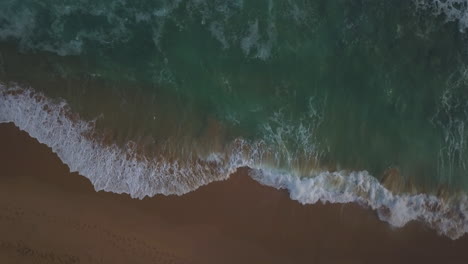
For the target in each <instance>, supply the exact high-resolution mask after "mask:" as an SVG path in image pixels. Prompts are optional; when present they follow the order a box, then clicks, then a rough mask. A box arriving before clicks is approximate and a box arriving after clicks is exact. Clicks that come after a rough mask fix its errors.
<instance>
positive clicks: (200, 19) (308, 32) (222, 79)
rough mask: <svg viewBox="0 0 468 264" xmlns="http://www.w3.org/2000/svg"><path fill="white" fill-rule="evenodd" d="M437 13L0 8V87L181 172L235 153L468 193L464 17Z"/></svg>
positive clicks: (289, 166)
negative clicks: (199, 159) (258, 149)
mask: <svg viewBox="0 0 468 264" xmlns="http://www.w3.org/2000/svg"><path fill="white" fill-rule="evenodd" d="M435 2H436V1H430V0H427V1H408V0H394V1H388V0H385V1H384V0H336V1H329V0H314V1H300V0H288V1H276V0H271V1H260V0H259V1H242V0H237V1H227V0H225V1H221V0H219V1H215V0H213V1H195V0H192V1H189V0H187V1H183V0H177V1H126V0H121V1H83V0H79V1H78V0H73V1H63V0H60V1H58V0H57V1H54V0H47V1H29V0H4V1H1V2H0V40H1V42H2V43H3V45H2V58H3V59H2V61H3V63H2V65H3V67H2V69H3V79H4V81H19V82H25V83H27V84H29V85H31V86H32V87H33V88H35V89H36V90H39V91H42V92H44V93H45V94H46V95H47V96H49V97H51V98H63V99H65V100H66V101H67V102H68V103H69V104H70V106H71V107H72V110H73V111H75V112H78V113H80V114H81V116H82V117H84V119H86V120H91V119H94V118H96V117H100V118H99V119H98V121H97V123H98V128H99V129H102V130H103V131H111V132H109V133H112V134H114V136H113V138H114V139H115V141H116V142H121V143H122V144H124V143H125V142H126V141H128V140H134V141H136V142H138V143H140V144H141V145H143V146H144V147H145V148H146V149H150V150H148V151H151V148H152V147H154V146H158V147H160V146H162V145H165V146H166V148H167V149H168V150H167V151H168V152H177V153H179V154H178V155H180V157H181V159H183V157H186V155H191V153H195V152H196V153H198V152H200V151H201V152H203V153H210V152H213V151H217V152H219V151H223V150H224V149H225V147H226V146H227V145H229V144H231V143H232V141H233V140H235V139H238V138H242V139H245V140H248V141H249V142H262V143H263V144H265V145H267V146H268V149H269V153H270V156H269V161H268V164H270V165H271V166H275V167H277V168H280V169H284V170H296V171H299V172H298V173H299V174H300V176H302V177H306V176H310V175H311V172H310V171H309V170H310V169H311V168H312V167H315V168H317V167H318V168H328V169H331V170H340V169H347V170H368V171H369V172H370V173H371V174H372V175H374V176H376V177H379V178H380V177H382V175H384V173H385V171H386V170H388V169H389V168H396V169H398V171H399V172H400V174H401V175H402V176H403V178H404V179H406V180H407V181H408V182H412V183H417V185H419V186H420V187H421V188H422V189H426V188H429V189H430V190H437V188H439V187H441V186H442V187H447V186H448V187H453V188H455V189H462V190H466V188H468V174H467V173H468V172H467V170H466V161H467V158H468V157H467V156H466V142H465V141H466V139H467V136H468V135H467V132H468V131H465V124H466V121H467V119H468V112H467V111H468V106H467V99H468V90H467V84H468V79H467V75H466V74H467V73H468V72H467V68H466V66H465V62H467V60H468V57H467V56H468V54H467V52H466V50H467V48H466V47H467V44H468V42H467V39H466V36H467V35H466V34H465V33H464V30H465V28H464V24H463V21H462V17H461V16H460V18H458V17H456V15H457V14H459V15H460V14H461V15H463V14H464V13H465V12H466V10H467V6H466V2H465V1H457V3H458V4H457V5H454V7H453V9H447V7H446V6H444V5H442V4H440V3H439V5H436V4H434V3H435ZM422 4H424V5H422ZM447 10H448V11H450V10H452V11H453V12H452V13H448V11H447ZM455 11H457V12H458V13H457V12H455ZM444 12H445V13H444ZM447 14H448V15H447ZM213 133H214V135H215V136H213ZM168 142H169V143H168ZM184 155H185V156H184Z"/></svg>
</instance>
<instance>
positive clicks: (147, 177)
mask: <svg viewBox="0 0 468 264" xmlns="http://www.w3.org/2000/svg"><path fill="white" fill-rule="evenodd" d="M7 122H12V123H14V125H15V126H17V127H18V128H19V129H20V130H23V131H25V132H27V133H28V134H29V135H30V136H31V137H33V138H35V139H37V140H38V141H39V142H40V143H43V144H45V145H47V146H48V147H50V148H51V149H52V151H53V152H55V153H56V154H57V156H58V157H59V158H60V159H61V160H62V162H63V163H65V164H66V165H68V167H69V168H70V171H72V172H78V173H79V174H81V175H83V176H84V177H86V178H88V179H89V180H90V181H91V183H92V184H93V186H94V188H95V190H96V191H99V190H104V191H108V192H113V193H127V194H129V195H130V196H131V197H133V198H140V199H141V198H143V197H145V196H154V195H156V194H163V195H183V194H185V193H188V192H191V191H194V190H196V189H198V188H199V187H200V186H203V185H206V184H209V183H210V182H213V181H221V180H226V179H227V178H229V176H230V175H231V174H233V173H234V172H235V171H236V170H237V169H238V168H240V167H249V168H250V169H251V170H250V176H251V177H252V178H253V179H255V180H256V181H258V182H259V183H261V184H263V185H266V186H271V187H274V188H277V189H286V190H287V191H288V192H289V194H290V198H291V199H293V200H296V201H298V202H299V203H301V204H314V203H317V202H319V201H321V202H322V203H326V202H330V203H350V202H355V203H359V204H361V205H364V206H367V207H370V208H372V209H373V210H375V211H376V212H377V214H378V216H379V218H380V219H381V220H382V221H386V222H388V223H389V224H391V225H392V226H396V227H402V226H404V225H406V224H407V223H408V222H410V221H413V220H417V221H421V222H423V223H424V224H426V225H427V226H429V227H430V228H432V229H434V230H436V231H437V232H438V233H439V234H442V235H445V236H448V237H450V238H451V239H457V238H460V237H461V236H463V235H464V234H465V233H467V232H468V220H467V219H468V196H467V195H466V194H457V195H456V196H453V197H443V198H442V197H437V196H434V195H429V194H422V193H421V194H405V193H401V194H399V193H392V192H391V191H390V190H388V189H387V188H385V187H384V186H383V185H382V184H381V183H380V182H379V181H378V180H377V179H376V178H374V177H372V175H370V174H369V173H368V172H367V171H354V172H348V171H338V172H329V171H321V172H319V173H317V176H315V177H313V178H300V177H298V176H295V174H294V173H292V172H288V171H280V170H278V169H274V168H271V167H269V166H268V165H266V164H262V163H261V162H260V161H261V158H259V156H261V153H258V151H256V150H257V149H258V148H256V147H255V146H253V145H252V144H254V143H248V142H246V141H243V140H242V139H239V140H237V141H236V142H233V144H232V145H233V147H231V148H230V151H229V152H227V153H213V155H210V156H209V157H207V158H202V157H199V158H197V159H194V160H193V161H190V162H181V161H177V160H164V159H163V158H158V159H157V160H150V159H145V158H143V159H142V158H141V157H137V155H136V154H135V153H134V150H133V149H132V148H131V147H128V148H121V147H118V146H117V145H103V144H102V143H100V142H98V141H96V140H93V138H92V137H89V135H90V134H93V133H92V132H93V128H94V123H93V122H87V121H84V120H81V119H79V118H76V115H73V113H71V111H70V109H69V108H68V106H67V104H66V102H63V101H62V102H60V103H57V102H53V101H52V100H50V99H48V98H46V97H45V96H44V95H42V94H40V93H37V92H35V91H34V90H32V89H30V88H27V89H25V88H22V87H19V86H7V85H3V84H0V123H7ZM246 149H248V150H249V151H245V150H246Z"/></svg>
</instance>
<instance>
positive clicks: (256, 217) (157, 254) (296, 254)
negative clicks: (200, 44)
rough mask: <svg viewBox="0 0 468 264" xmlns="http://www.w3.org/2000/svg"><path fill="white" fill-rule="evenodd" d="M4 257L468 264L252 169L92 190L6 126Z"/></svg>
mask: <svg viewBox="0 0 468 264" xmlns="http://www.w3.org/2000/svg"><path fill="white" fill-rule="evenodd" d="M0 165H1V167H0V168H1V170H0V263H132V264H133V263H256V264H257V263H468V236H464V237H463V238H461V239H459V240H456V241H452V240H450V239H448V238H445V237H441V236H439V235H437V234H436V233H435V232H434V231H432V230H430V229H428V228H426V227H424V226H422V225H420V224H418V223H413V224H410V225H408V226H406V227H404V228H401V229H396V228H392V227H390V226H389V225H388V224H386V223H383V222H381V221H379V220H378V218H377V216H376V215H375V213H374V212H372V211H371V210H367V209H365V208H361V207H360V206H358V205H355V204H347V205H337V204H332V205H330V204H327V205H322V204H316V205H307V206H303V205H300V204H299V203H297V202H295V201H292V200H290V199H289V197H288V194H287V192H285V191H279V190H275V189H273V188H269V187H265V186H261V185H260V184H258V183H257V182H255V181H253V180H252V179H250V178H249V177H248V176H247V175H246V173H247V171H246V169H241V170H239V171H238V172H237V173H236V174H235V175H233V176H232V177H231V178H230V179H229V180H227V181H224V182H217V183H212V184H210V185H208V186H204V187H202V188H200V189H198V190H197V191H195V192H192V193H189V194H187V195H184V196H181V197H177V196H170V197H164V196H157V197H153V198H146V199H144V200H136V199H131V198H130V197H129V196H128V195H118V194H113V193H105V192H95V191H94V189H93V186H92V185H91V183H90V182H89V181H88V180H87V179H86V178H84V177H82V176H80V175H78V174H76V173H70V172H69V170H68V167H67V166H66V165H64V164H63V163H61V162H60V160H59V159H58V157H57V156H56V155H55V154H54V153H52V152H51V151H50V149H49V148H48V147H47V146H45V145H42V144H39V143H38V142H37V141H36V140H35V139H32V138H30V137H29V136H28V135H27V134H26V133H25V132H21V131H19V130H18V129H16V128H15V127H14V126H13V125H12V124H0Z"/></svg>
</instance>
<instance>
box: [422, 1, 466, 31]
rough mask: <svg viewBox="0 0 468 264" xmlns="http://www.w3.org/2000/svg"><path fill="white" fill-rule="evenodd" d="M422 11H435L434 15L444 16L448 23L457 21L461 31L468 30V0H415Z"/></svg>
mask: <svg viewBox="0 0 468 264" xmlns="http://www.w3.org/2000/svg"><path fill="white" fill-rule="evenodd" d="M415 3H416V6H417V8H419V9H422V10H433V13H434V15H442V14H443V15H444V16H445V19H446V20H447V21H456V22H458V24H459V27H460V30H461V31H465V30H466V29H467V28H468V0H415Z"/></svg>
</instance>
